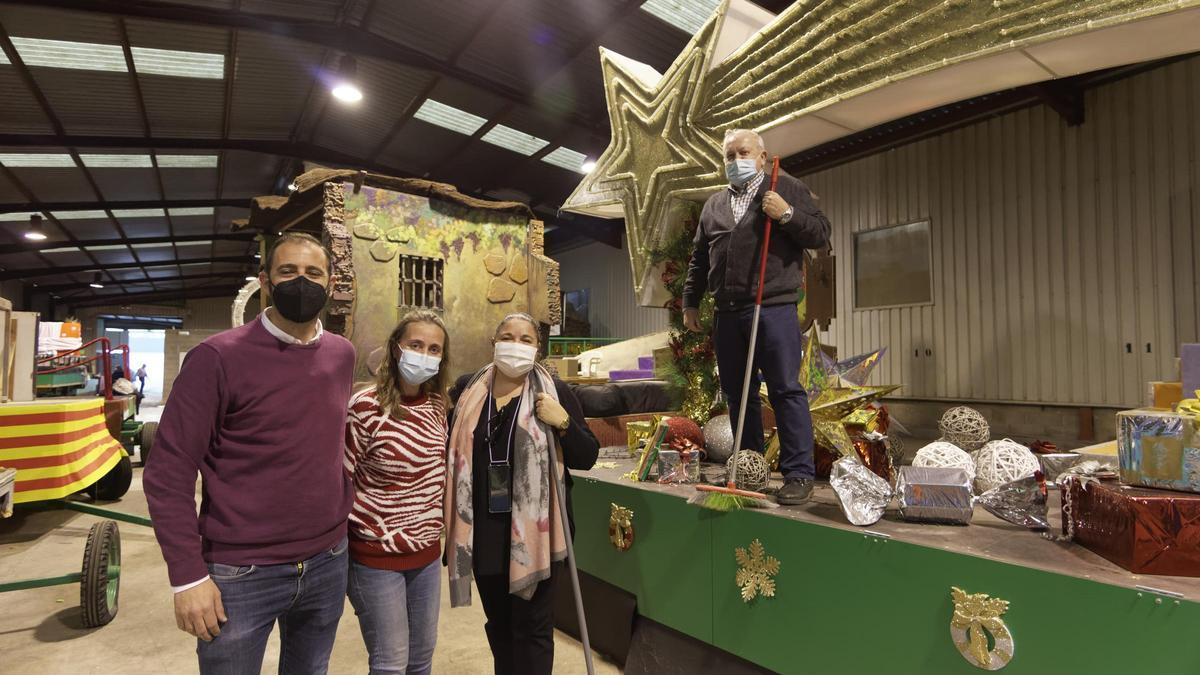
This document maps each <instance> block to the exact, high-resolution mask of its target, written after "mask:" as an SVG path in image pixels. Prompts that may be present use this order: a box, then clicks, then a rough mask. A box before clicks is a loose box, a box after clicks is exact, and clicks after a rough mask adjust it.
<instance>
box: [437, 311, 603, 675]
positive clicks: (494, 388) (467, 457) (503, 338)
mask: <svg viewBox="0 0 1200 675" xmlns="http://www.w3.org/2000/svg"><path fill="white" fill-rule="evenodd" d="M492 342H493V343H494V345H495V356H494V359H493V361H492V363H491V364H489V365H487V366H486V367H484V368H483V370H481V371H479V372H478V373H476V374H475V375H474V376H473V377H471V378H470V379H469V383H468V384H465V386H464V387H462V388H461V393H460V395H459V396H458V402H457V405H456V406H455V408H454V413H453V415H452V423H451V427H450V445H449V456H448V458H447V466H448V468H449V475H448V476H447V481H446V528H447V532H446V563H447V565H448V566H449V568H450V606H451V607H462V606H466V605H469V604H470V603H471V578H472V575H474V578H475V585H476V587H477V588H478V589H479V596H480V601H481V602H482V603H483V611H484V614H485V615H486V616H487V624H486V625H485V626H484V629H485V631H486V632H487V638H488V643H489V644H490V645H491V649H492V659H493V662H494V665H495V672H496V673H497V675H506V674H508V673H520V674H521V675H538V674H541V673H550V672H551V669H552V667H553V665H554V616H553V614H554V612H553V610H554V590H553V589H554V580H553V576H554V575H556V574H559V573H561V570H562V567H563V565H562V561H563V560H565V559H566V552H567V545H566V538H565V537H566V530H565V528H566V527H571V528H572V530H573V529H574V528H573V524H570V523H568V524H564V523H563V522H562V521H561V520H562V519H561V517H560V515H559V513H560V511H559V507H558V501H557V500H558V499H560V498H564V497H565V499H566V503H567V510H568V512H569V511H570V506H571V497H570V485H571V476H570V474H569V473H567V471H566V469H576V470H586V469H590V468H592V465H593V464H595V463H596V456H597V454H598V453H599V451H600V444H599V442H598V441H597V440H596V437H595V436H594V435H593V434H592V432H591V430H590V429H588V426H587V423H586V422H585V421H584V418H583V410H582V408H581V407H580V405H579V401H578V399H576V398H575V395H574V394H573V393H571V391H570V389H568V388H567V386H566V384H565V383H563V382H561V381H558V380H554V379H552V378H551V376H550V373H549V372H548V371H547V370H546V369H545V368H544V367H542V366H540V365H537V364H536V361H537V355H538V328H537V324H536V322H535V321H534V320H533V318H532V317H530V316H529V315H527V314H511V315H509V316H507V317H505V319H504V321H502V322H501V323H500V326H499V327H498V328H497V329H496V334H495V336H494V337H493V339H492ZM551 452H556V453H558V454H557V455H556V457H557V458H558V459H557V460H556V461H555V463H554V466H555V467H556V468H557V469H558V471H559V476H557V477H552V476H551V475H550V467H551V463H550V453H551ZM564 467H565V468H564ZM559 478H562V479H563V480H565V482H566V486H567V494H566V495H559V494H558V493H557V487H554V486H553V485H552V483H553V482H555V481H557V480H558V479H559Z"/></svg>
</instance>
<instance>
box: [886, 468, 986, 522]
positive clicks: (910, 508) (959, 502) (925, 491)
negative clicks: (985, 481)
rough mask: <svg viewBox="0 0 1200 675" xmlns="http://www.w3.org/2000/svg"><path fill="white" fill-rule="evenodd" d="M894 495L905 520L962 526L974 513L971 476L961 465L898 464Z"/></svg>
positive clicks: (969, 520)
mask: <svg viewBox="0 0 1200 675" xmlns="http://www.w3.org/2000/svg"><path fill="white" fill-rule="evenodd" d="M896 497H897V498H898V499H899V500H900V515H901V517H903V518H904V519H905V520H913V521H916V522H921V523H949V524H952V525H966V524H968V523H970V522H971V517H972V516H974V515H975V501H974V500H975V497H974V493H973V492H972V489H971V475H970V474H968V473H967V470H966V469H963V468H958V467H943V466H902V467H900V477H899V478H898V479H897V481H896Z"/></svg>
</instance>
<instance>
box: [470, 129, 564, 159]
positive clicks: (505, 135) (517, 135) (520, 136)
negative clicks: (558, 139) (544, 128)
mask: <svg viewBox="0 0 1200 675" xmlns="http://www.w3.org/2000/svg"><path fill="white" fill-rule="evenodd" d="M483 140H484V141H487V142H488V143H491V144H492V145H498V146H500V147H502V148H505V149H507V150H512V151H513V152H519V153H521V154H522V155H532V154H533V153H535V152H537V151H538V150H541V149H542V148H544V147H546V146H547V145H549V144H550V141H547V140H545V139H541V138H538V137H537V136H532V135H530V134H527V133H525V132H524V131H517V130H516V129H513V128H512V127H506V126H504V125H503V124H497V125H496V126H494V127H492V128H491V129H488V132H487V133H486V134H484V135H483Z"/></svg>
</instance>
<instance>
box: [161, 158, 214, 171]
mask: <svg viewBox="0 0 1200 675" xmlns="http://www.w3.org/2000/svg"><path fill="white" fill-rule="evenodd" d="M157 157H158V166H159V168H161V169H215V168H217V159H218V157H217V155H157Z"/></svg>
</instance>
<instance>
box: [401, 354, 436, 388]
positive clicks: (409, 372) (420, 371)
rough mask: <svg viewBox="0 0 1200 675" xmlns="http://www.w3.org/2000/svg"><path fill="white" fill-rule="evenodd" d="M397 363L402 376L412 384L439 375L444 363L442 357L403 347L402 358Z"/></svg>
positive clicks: (420, 382)
mask: <svg viewBox="0 0 1200 675" xmlns="http://www.w3.org/2000/svg"><path fill="white" fill-rule="evenodd" d="M396 365H397V367H399V368H400V378H401V379H403V380H404V381H405V382H407V383H408V384H410V385H413V386H417V385H421V384H424V383H425V382H427V381H428V380H429V378H431V377H433V376H434V375H437V373H438V368H440V367H441V365H442V358H441V357H440V356H433V355H431V354H422V353H420V352H410V351H406V350H403V349H401V350H400V359H399V360H398V361H397V362H396Z"/></svg>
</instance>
